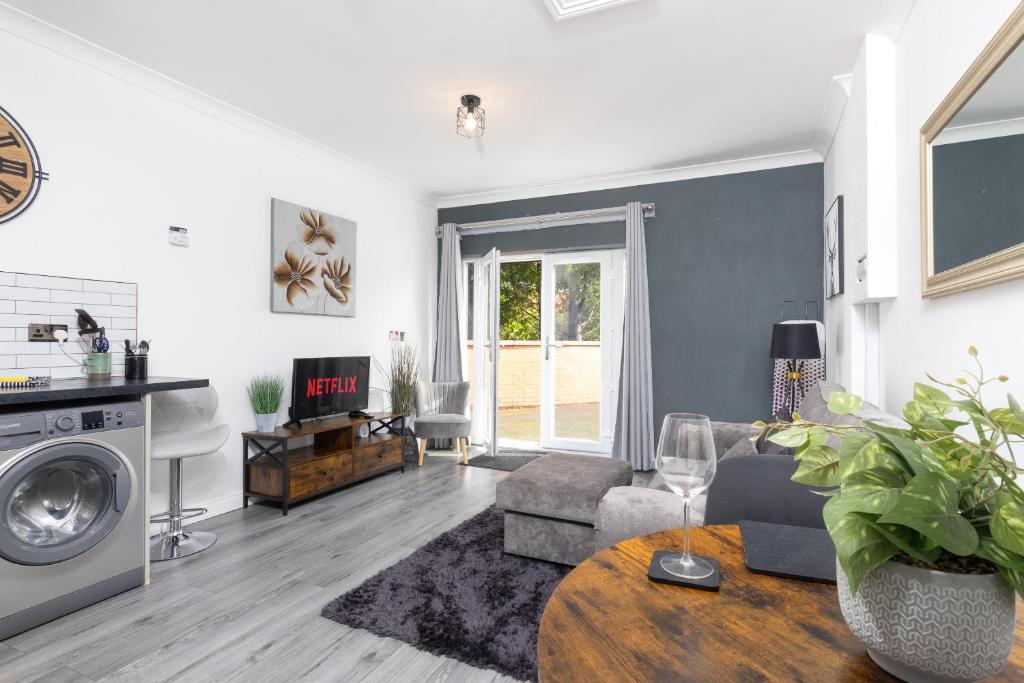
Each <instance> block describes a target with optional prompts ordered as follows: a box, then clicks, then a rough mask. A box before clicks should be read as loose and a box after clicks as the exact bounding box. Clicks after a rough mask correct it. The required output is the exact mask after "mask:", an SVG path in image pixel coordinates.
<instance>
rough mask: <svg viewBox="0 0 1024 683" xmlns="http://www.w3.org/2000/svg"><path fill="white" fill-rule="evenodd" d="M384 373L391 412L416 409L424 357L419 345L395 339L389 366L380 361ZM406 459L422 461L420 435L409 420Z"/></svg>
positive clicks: (405, 433) (405, 432) (404, 448)
mask: <svg viewBox="0 0 1024 683" xmlns="http://www.w3.org/2000/svg"><path fill="white" fill-rule="evenodd" d="M377 369H378V370H379V371H380V373H381V375H382V376H383V377H384V391H385V392H386V393H387V395H388V403H389V404H390V405H391V412H392V413H394V414H396V415H408V416H411V415H413V413H414V412H415V411H416V383H417V382H419V379H420V357H419V353H418V352H417V350H416V347H415V346H413V345H412V344H411V343H409V342H405V341H396V342H392V343H391V360H390V362H389V364H388V367H387V368H382V367H380V364H378V365H377ZM402 433H403V438H404V442H403V444H402V451H403V459H404V461H405V464H406V466H409V465H412V464H415V463H417V462H418V457H417V456H418V449H417V447H416V437H415V436H414V435H413V431H412V429H410V428H409V425H408V424H406V425H405V426H404V429H403V430H402Z"/></svg>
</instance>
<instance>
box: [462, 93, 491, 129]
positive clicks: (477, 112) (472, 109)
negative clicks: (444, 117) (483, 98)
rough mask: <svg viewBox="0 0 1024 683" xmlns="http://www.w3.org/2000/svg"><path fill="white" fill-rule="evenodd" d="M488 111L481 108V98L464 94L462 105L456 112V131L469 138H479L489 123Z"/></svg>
mask: <svg viewBox="0 0 1024 683" xmlns="http://www.w3.org/2000/svg"><path fill="white" fill-rule="evenodd" d="M486 115H487V112H485V111H484V110H483V109H481V108H480V98H479V97H477V96H476V95H463V96H462V106H461V107H459V109H458V111H456V112H455V132H456V133H458V134H459V135H463V136H465V137H467V138H479V137H482V136H483V134H484V128H485V127H486V125H487V119H486V118H485V117H486Z"/></svg>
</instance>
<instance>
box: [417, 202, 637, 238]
mask: <svg viewBox="0 0 1024 683" xmlns="http://www.w3.org/2000/svg"><path fill="white" fill-rule="evenodd" d="M643 209H644V218H654V204H644V205H643ZM624 220H626V207H625V206H613V207H610V208H607V209H587V210H585V211H564V212H559V213H548V214H544V215H542V216H523V217H522V218H502V219H498V220H493V221H479V222H477V223H458V224H457V225H456V226H455V227H456V229H458V231H459V232H474V233H477V234H483V233H488V232H509V231H512V230H536V229H537V228H553V227H556V226H559V225H581V224H585V223H607V222H609V221H624ZM434 234H435V235H440V234H441V227H440V226H438V227H437V228H434Z"/></svg>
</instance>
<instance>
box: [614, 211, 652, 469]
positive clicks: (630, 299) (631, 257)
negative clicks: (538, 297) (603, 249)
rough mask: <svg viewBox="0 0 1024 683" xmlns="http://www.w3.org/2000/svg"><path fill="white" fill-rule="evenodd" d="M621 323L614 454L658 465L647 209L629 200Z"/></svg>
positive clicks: (641, 466) (639, 465)
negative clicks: (645, 211) (649, 294)
mask: <svg viewBox="0 0 1024 683" xmlns="http://www.w3.org/2000/svg"><path fill="white" fill-rule="evenodd" d="M623 317H624V322H623V326H622V368H621V371H620V373H619V409H618V419H617V420H616V421H615V441H614V445H613V447H612V457H614V458H616V459H618V460H625V461H626V462H628V463H630V464H632V465H633V469H634V470H636V471H642V470H652V469H654V466H655V444H654V393H653V391H652V389H651V384H652V382H651V312H650V305H649V301H648V293H647V244H646V241H645V239H644V210H643V206H642V205H641V204H640V203H639V202H630V203H629V204H627V205H626V301H625V310H624V316H623Z"/></svg>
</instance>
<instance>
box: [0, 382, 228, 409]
mask: <svg viewBox="0 0 1024 683" xmlns="http://www.w3.org/2000/svg"><path fill="white" fill-rule="evenodd" d="M208 386H210V380H208V379H192V378H187V377H150V378H149V379H125V378H124V377H112V378H110V379H92V380H90V379H85V378H82V379H54V380H51V382H50V386H48V387H27V388H22V389H0V406H15V405H20V404H27V403H47V402H52V401H78V400H81V399H90V398H106V397H113V396H141V395H143V394H152V393H154V392H156V391H173V390H175V389H199V388H201V387H208Z"/></svg>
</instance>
